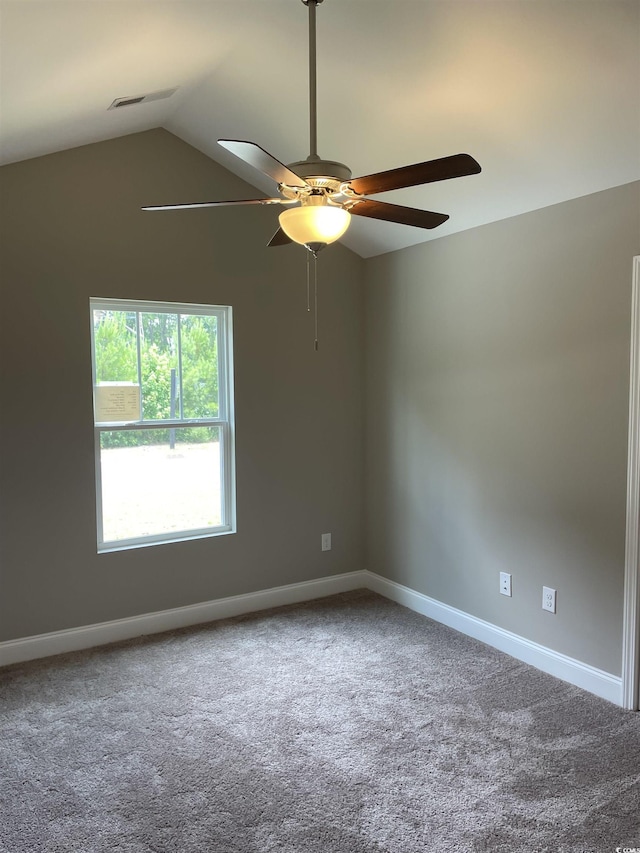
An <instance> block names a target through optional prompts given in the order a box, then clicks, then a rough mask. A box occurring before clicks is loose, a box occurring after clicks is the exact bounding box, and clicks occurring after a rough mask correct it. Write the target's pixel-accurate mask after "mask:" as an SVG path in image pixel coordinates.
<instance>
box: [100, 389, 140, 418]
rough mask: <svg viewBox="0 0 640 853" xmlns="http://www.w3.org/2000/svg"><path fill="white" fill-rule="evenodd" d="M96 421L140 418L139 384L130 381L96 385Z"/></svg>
mask: <svg viewBox="0 0 640 853" xmlns="http://www.w3.org/2000/svg"><path fill="white" fill-rule="evenodd" d="M95 393H96V423H99V424H104V423H114V422H116V423H123V422H127V423H129V422H131V421H139V420H140V386H139V385H135V384H133V383H132V382H105V383H103V384H101V385H96V388H95Z"/></svg>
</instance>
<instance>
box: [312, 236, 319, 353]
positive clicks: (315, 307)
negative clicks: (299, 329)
mask: <svg viewBox="0 0 640 853" xmlns="http://www.w3.org/2000/svg"><path fill="white" fill-rule="evenodd" d="M313 319H314V324H315V341H314V342H313V348H314V349H315V351H316V352H318V256H317V255H316V254H315V252H314V255H313Z"/></svg>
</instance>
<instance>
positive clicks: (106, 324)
mask: <svg viewBox="0 0 640 853" xmlns="http://www.w3.org/2000/svg"><path fill="white" fill-rule="evenodd" d="M93 340H94V344H95V363H96V383H97V384H98V385H99V384H100V383H101V382H137V381H138V349H137V345H136V313H135V311H103V310H97V309H95V310H94V312H93Z"/></svg>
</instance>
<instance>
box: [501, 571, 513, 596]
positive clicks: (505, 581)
mask: <svg viewBox="0 0 640 853" xmlns="http://www.w3.org/2000/svg"><path fill="white" fill-rule="evenodd" d="M500 594H501V595H509V596H510V595H511V575H510V574H509V572H500Z"/></svg>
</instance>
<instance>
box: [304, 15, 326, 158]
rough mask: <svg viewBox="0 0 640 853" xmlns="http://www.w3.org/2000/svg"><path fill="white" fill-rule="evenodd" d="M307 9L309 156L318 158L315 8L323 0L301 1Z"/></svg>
mask: <svg viewBox="0 0 640 853" xmlns="http://www.w3.org/2000/svg"><path fill="white" fill-rule="evenodd" d="M302 2H303V3H304V5H305V6H307V7H308V9H309V156H308V157H307V160H319V159H320V158H319V157H318V94H317V92H318V84H317V63H316V6H318V5H319V4H320V3H322V2H323V0H302Z"/></svg>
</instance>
